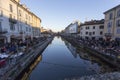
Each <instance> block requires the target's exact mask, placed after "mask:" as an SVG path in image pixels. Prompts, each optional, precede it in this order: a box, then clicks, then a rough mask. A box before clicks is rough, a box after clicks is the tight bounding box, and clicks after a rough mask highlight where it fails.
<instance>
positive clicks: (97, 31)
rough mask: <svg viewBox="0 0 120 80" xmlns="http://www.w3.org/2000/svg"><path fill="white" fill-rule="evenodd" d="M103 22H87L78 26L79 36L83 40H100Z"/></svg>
mask: <svg viewBox="0 0 120 80" xmlns="http://www.w3.org/2000/svg"><path fill="white" fill-rule="evenodd" d="M103 30H104V20H92V21H87V22H85V23H83V24H81V25H80V33H79V36H80V37H81V38H83V39H102V38H103Z"/></svg>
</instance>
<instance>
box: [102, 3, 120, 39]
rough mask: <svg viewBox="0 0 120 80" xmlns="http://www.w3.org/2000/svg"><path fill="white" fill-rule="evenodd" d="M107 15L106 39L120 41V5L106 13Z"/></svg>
mask: <svg viewBox="0 0 120 80" xmlns="http://www.w3.org/2000/svg"><path fill="white" fill-rule="evenodd" d="M104 14H105V28H104V35H105V36H104V37H105V39H113V40H114V39H120V5H118V6H116V7H114V8H112V9H110V10H108V11H106V12H104Z"/></svg>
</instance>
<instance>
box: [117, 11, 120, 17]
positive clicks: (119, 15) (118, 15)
mask: <svg viewBox="0 0 120 80" xmlns="http://www.w3.org/2000/svg"><path fill="white" fill-rule="evenodd" d="M117 17H120V9H119V10H118V11H117Z"/></svg>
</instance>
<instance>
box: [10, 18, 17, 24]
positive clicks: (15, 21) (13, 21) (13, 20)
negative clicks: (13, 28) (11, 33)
mask: <svg viewBox="0 0 120 80" xmlns="http://www.w3.org/2000/svg"><path fill="white" fill-rule="evenodd" d="M9 22H12V23H14V24H16V23H17V20H15V19H12V18H9Z"/></svg>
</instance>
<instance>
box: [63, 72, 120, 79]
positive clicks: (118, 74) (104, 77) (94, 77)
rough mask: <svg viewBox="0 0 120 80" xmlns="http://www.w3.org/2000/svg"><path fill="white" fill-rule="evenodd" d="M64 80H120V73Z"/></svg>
mask: <svg viewBox="0 0 120 80" xmlns="http://www.w3.org/2000/svg"><path fill="white" fill-rule="evenodd" d="M64 80H120V72H114V73H105V74H97V75H91V76H84V77H81V78H72V79H64Z"/></svg>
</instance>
